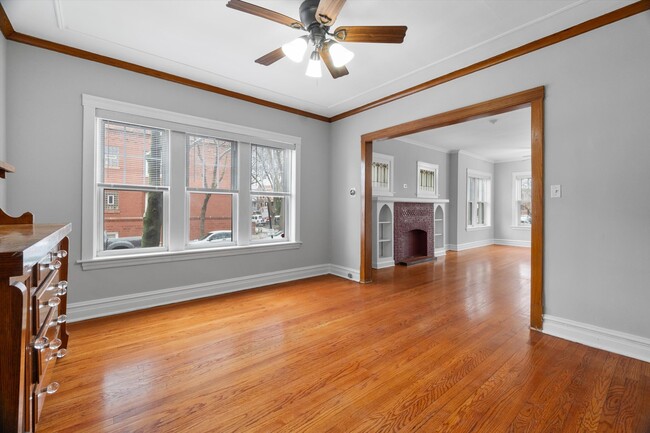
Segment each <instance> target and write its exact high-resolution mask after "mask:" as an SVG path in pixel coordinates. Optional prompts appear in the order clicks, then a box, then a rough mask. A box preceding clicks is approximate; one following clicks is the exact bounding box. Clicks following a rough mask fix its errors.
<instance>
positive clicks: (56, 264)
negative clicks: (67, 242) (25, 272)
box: [34, 245, 68, 285]
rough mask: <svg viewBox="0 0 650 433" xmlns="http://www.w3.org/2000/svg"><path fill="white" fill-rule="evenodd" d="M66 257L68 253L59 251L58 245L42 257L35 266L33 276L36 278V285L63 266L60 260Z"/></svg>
mask: <svg viewBox="0 0 650 433" xmlns="http://www.w3.org/2000/svg"><path fill="white" fill-rule="evenodd" d="M67 256H68V252H67V251H66V250H63V249H59V245H57V246H56V247H55V248H53V249H52V251H50V252H49V253H47V255H46V256H45V257H43V258H42V259H41V260H40V261H39V262H38V264H37V265H36V272H35V273H34V276H35V277H36V279H37V281H36V283H37V284H36V285H40V283H41V282H42V281H43V280H45V279H46V278H47V277H48V275H49V273H50V272H51V271H56V270H59V269H60V268H61V266H63V262H62V259H64V258H65V257H67Z"/></svg>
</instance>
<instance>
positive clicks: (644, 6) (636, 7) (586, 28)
mask: <svg viewBox="0 0 650 433" xmlns="http://www.w3.org/2000/svg"><path fill="white" fill-rule="evenodd" d="M649 9H650V0H641V1H638V2H636V3H632V4H630V5H628V6H624V7H622V8H620V9H616V10H615V11H612V12H609V13H607V14H605V15H601V16H599V17H596V18H593V19H590V20H588V21H585V22H583V23H580V24H577V25H575V26H573V27H569V28H568V29H565V30H562V31H559V32H557V33H553V34H552V35H549V36H545V37H543V38H541V39H537V40H535V41H533V42H529V43H527V44H525V45H522V46H520V47H517V48H513V49H512V50H509V51H506V52H504V53H501V54H497V55H496V56H493V57H490V58H489V59H485V60H482V61H480V62H477V63H474V64H472V65H469V66H466V67H464V68H461V69H458V70H455V71H453V72H450V73H448V74H446V75H442V76H440V77H437V78H434V79H432V80H429V81H426V82H424V83H421V84H418V85H417V86H413V87H409V88H408V89H406V90H402V91H400V92H397V93H393V94H392V95H389V96H385V97H383V98H381V99H377V100H376V101H373V102H369V103H367V104H365V105H362V106H360V107H357V108H354V109H352V110H349V111H346V112H344V113H341V114H337V115H336V116H334V117H331V118H330V121H331V122H336V121H337V120H341V119H345V118H346V117H350V116H354V115H355V114H359V113H362V112H364V111H368V110H371V109H373V108H376V107H379V106H381V105H384V104H388V103H390V102H393V101H396V100H398V99H402V98H405V97H407V96H411V95H413V94H415V93H419V92H422V91H423V90H427V89H430V88H432V87H435V86H439V85H441V84H444V83H447V82H449V81H452V80H455V79H457V78H461V77H464V76H466V75H469V74H473V73H474V72H478V71H481V70H483V69H486V68H489V67H491V66H495V65H498V64H499V63H503V62H507V61H508V60H512V59H515V58H517V57H521V56H523V55H525V54H528V53H532V52H534V51H537V50H540V49H542V48H546V47H548V46H551V45H554V44H557V43H559V42H562V41H566V40H567V39H571V38H573V37H575V36H579V35H582V34H584V33H587V32H590V31H592V30H595V29H597V28H600V27H603V26H606V25H608V24H612V23H615V22H616V21H620V20H622V19H625V18H629V17H631V16H633V15H636V14H639V13H641V12H645V11H647V10H649Z"/></svg>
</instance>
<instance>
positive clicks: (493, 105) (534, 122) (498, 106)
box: [360, 87, 544, 329]
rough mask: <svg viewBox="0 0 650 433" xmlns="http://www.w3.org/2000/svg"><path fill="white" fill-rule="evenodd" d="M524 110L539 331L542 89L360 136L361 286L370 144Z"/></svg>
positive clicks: (368, 243)
mask: <svg viewBox="0 0 650 433" xmlns="http://www.w3.org/2000/svg"><path fill="white" fill-rule="evenodd" d="M524 107H530V109H531V168H532V170H531V171H532V178H533V185H534V187H533V197H532V205H533V223H532V227H531V282H530V289H531V290H530V291H531V293H530V302H531V305H530V326H531V327H532V328H534V329H542V314H543V302H542V301H543V287H544V281H543V276H544V272H543V270H544V87H536V88H534V89H530V90H525V91H523V92H519V93H514V94H512V95H508V96H503V97H501V98H496V99H492V100H489V101H485V102H480V103H478V104H474V105H470V106H467V107H463V108H458V109H456V110H451V111H447V112H445V113H440V114H435V115H433V116H429V117H425V118H422V119H418V120H413V121H410V122H406V123H402V124H399V125H394V126H391V127H389V128H384V129H381V130H378V131H375V132H370V133H368V134H364V135H362V136H361V191H360V193H361V203H362V206H361V269H360V280H361V282H362V283H369V282H371V281H372V223H371V221H370V219H371V215H372V185H371V181H372V179H371V176H369V175H366V173H371V164H372V143H373V141H375V140H386V139H391V138H397V137H402V136H404V135H409V134H415V133H417V132H422V131H427V130H430V129H435V128H441V127H443V126H449V125H454V124H457V123H462V122H466V121H469V120H475V119H480V118H483V117H489V116H494V115H496V114H501V113H506V112H508V111H513V110H517V109H520V108H524Z"/></svg>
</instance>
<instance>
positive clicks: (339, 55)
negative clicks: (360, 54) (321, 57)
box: [330, 42, 354, 68]
mask: <svg viewBox="0 0 650 433" xmlns="http://www.w3.org/2000/svg"><path fill="white" fill-rule="evenodd" d="M330 55H331V56H332V63H333V64H334V66H336V67H337V68H340V67H341V66H345V65H347V64H348V63H350V60H352V59H353V58H354V53H353V52H352V51H350V50H348V49H347V48H345V47H344V46H343V45H341V44H338V43H336V42H333V43H332V45H331V46H330Z"/></svg>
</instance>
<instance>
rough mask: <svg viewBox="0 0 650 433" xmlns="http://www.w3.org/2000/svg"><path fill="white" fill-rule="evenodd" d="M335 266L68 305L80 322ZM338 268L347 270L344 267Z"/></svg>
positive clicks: (311, 274) (308, 274) (280, 280)
mask: <svg viewBox="0 0 650 433" xmlns="http://www.w3.org/2000/svg"><path fill="white" fill-rule="evenodd" d="M331 268H332V265H329V264H325V265H317V266H308V267H304V268H296V269H288V270H284V271H276V272H268V273H264V274H257V275H248V276H244V277H238V278H231V279H228V280H221V281H212V282H207V283H201V284H193V285H189V286H182V287H172V288H169V289H162V290H155V291H151V292H144V293H134V294H131V295H123V296H114V297H111V298H104V299H96V300H92V301H84V302H74V303H71V304H69V305H68V310H67V314H68V317H69V318H70V322H77V321H80V320H86V319H93V318H96V317H103V316H110V315H113V314H119V313H126V312H128V311H135V310H141V309H145V308H151V307H156V306H159V305H165V304H173V303H176V302H181V301H189V300H192V299H198V298H205V297H209V296H215V295H221V294H224V293H230V292H237V291H241V290H247V289H253V288H256V287H262V286H267V285H269V284H277V283H284V282H287V281H293V280H299V279H302V278H309V277H315V276H318V275H325V274H329V273H333V274H335V275H338V274H336V273H335V272H333V271H332V269H331ZM338 268H341V269H345V268H342V267H340V266H339V267H338ZM353 275H354V273H353ZM356 275H357V281H358V275H359V271H356ZM346 277H347V272H346Z"/></svg>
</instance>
